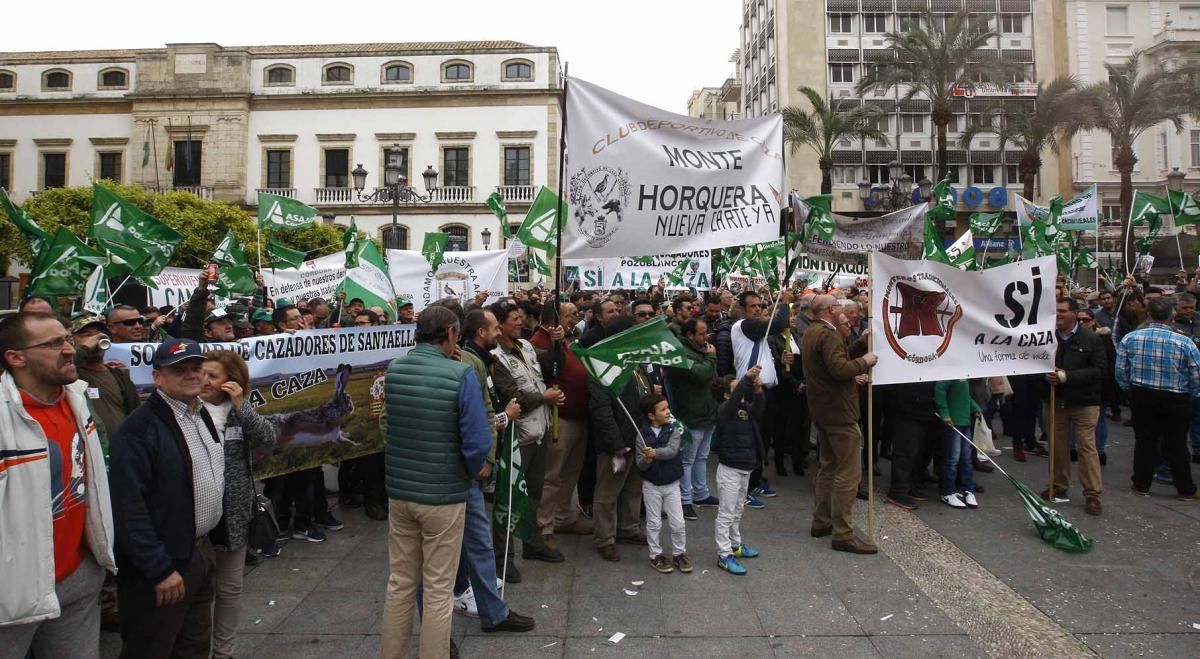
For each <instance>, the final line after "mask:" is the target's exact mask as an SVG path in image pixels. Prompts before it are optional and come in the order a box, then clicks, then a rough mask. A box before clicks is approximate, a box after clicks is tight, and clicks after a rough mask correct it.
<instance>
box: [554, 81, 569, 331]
mask: <svg viewBox="0 0 1200 659" xmlns="http://www.w3.org/2000/svg"><path fill="white" fill-rule="evenodd" d="M570 70H571V65H570V63H569V62H564V63H563V88H562V103H561V105H559V107H558V116H559V119H560V120H561V125H562V128H561V130H559V133H558V208H555V209H554V217H555V219H556V220H557V221H556V222H555V233H557V234H558V235H557V237H556V238H555V246H554V291H555V295H554V308H555V311H557V310H558V294H559V293H561V292H562V288H563V287H562V284H563V279H564V277H563V269H562V230H563V224H564V223H565V222H566V221H567V218H565V217H559V215H560V214H561V213H562V208H563V205H564V204H563V183H565V182H566V178H567V170H566V165H567V80H568V72H569V71H570Z"/></svg>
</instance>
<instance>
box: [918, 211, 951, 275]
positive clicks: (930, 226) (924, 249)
mask: <svg viewBox="0 0 1200 659" xmlns="http://www.w3.org/2000/svg"><path fill="white" fill-rule="evenodd" d="M934 219H935V218H934V213H933V211H932V210H931V211H929V212H928V213H925V234H924V238H925V240H924V242H923V243H922V246H921V259H922V260H925V261H937V262H938V263H945V264H946V265H953V264H952V263H951V262H950V256H949V255H947V254H946V247H945V246H944V245H942V236H941V234H940V233H938V230H937V225H936V224H934Z"/></svg>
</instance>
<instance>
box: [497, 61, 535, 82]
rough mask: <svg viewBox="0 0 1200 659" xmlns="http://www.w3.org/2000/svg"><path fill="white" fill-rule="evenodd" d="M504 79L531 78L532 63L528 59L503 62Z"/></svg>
mask: <svg viewBox="0 0 1200 659" xmlns="http://www.w3.org/2000/svg"><path fill="white" fill-rule="evenodd" d="M504 79H505V80H533V63H532V62H530V61H528V60H510V61H507V62H505V63H504Z"/></svg>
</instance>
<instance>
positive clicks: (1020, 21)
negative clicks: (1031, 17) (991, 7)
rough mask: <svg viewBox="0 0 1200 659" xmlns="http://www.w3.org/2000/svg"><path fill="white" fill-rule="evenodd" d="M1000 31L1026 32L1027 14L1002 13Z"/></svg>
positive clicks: (1010, 32) (1007, 32)
mask: <svg viewBox="0 0 1200 659" xmlns="http://www.w3.org/2000/svg"><path fill="white" fill-rule="evenodd" d="M1000 32H1001V33H1003V34H1025V15H1024V14H1001V15H1000Z"/></svg>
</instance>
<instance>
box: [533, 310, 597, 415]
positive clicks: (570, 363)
mask: <svg viewBox="0 0 1200 659" xmlns="http://www.w3.org/2000/svg"><path fill="white" fill-rule="evenodd" d="M529 342H530V343H532V344H533V347H535V348H537V349H538V350H549V349H550V346H551V344H552V343H553V341H551V340H550V332H549V331H547V330H546V328H544V327H538V328H537V331H536V332H534V333H533V337H532V338H530V339H529ZM563 352H564V353H566V354H565V362H564V365H563V370H562V373H559V374H558V377H554V374H553V373H542V377H544V378H545V379H546V385H547V386H549V385H552V384H557V385H558V388H559V389H562V391H563V393H564V394H566V395H567V402H565V403H563V406H562V407H560V408H558V413H559V414H561V415H562V416H563V417H564V418H567V419H577V420H580V421H583V420H586V419H587V410H588V407H587V400H588V395H587V379H588V374H587V369H585V368H584V367H583V362H581V361H579V358H578V357H576V356H575V353H573V352H571V349H570V348H568V347H567V346H566V345H564V346H563Z"/></svg>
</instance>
